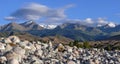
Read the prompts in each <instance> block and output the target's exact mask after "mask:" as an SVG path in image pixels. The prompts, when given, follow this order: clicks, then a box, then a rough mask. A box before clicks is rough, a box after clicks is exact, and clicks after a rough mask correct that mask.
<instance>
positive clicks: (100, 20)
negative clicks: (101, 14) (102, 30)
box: [97, 18, 108, 25]
mask: <svg viewBox="0 0 120 64" xmlns="http://www.w3.org/2000/svg"><path fill="white" fill-rule="evenodd" d="M97 23H98V24H102V25H104V24H107V23H108V21H106V20H105V19H104V18H98V19H97Z"/></svg>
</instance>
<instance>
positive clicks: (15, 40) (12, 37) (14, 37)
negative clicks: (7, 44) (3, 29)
mask: <svg viewBox="0 0 120 64" xmlns="http://www.w3.org/2000/svg"><path fill="white" fill-rule="evenodd" d="M9 39H10V40H11V41H12V42H13V43H19V42H20V39H19V37H17V36H10V37H8V40H9Z"/></svg>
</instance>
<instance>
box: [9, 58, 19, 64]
mask: <svg viewBox="0 0 120 64" xmlns="http://www.w3.org/2000/svg"><path fill="white" fill-rule="evenodd" d="M8 64H19V62H18V60H17V59H11V60H9V61H8Z"/></svg>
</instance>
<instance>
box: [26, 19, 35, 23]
mask: <svg viewBox="0 0 120 64" xmlns="http://www.w3.org/2000/svg"><path fill="white" fill-rule="evenodd" d="M31 23H34V21H32V20H30V21H27V22H25V24H31Z"/></svg>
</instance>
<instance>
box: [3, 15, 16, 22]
mask: <svg viewBox="0 0 120 64" xmlns="http://www.w3.org/2000/svg"><path fill="white" fill-rule="evenodd" d="M4 19H5V20H8V21H14V20H16V19H17V18H15V17H12V16H9V17H5V18H4Z"/></svg>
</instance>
